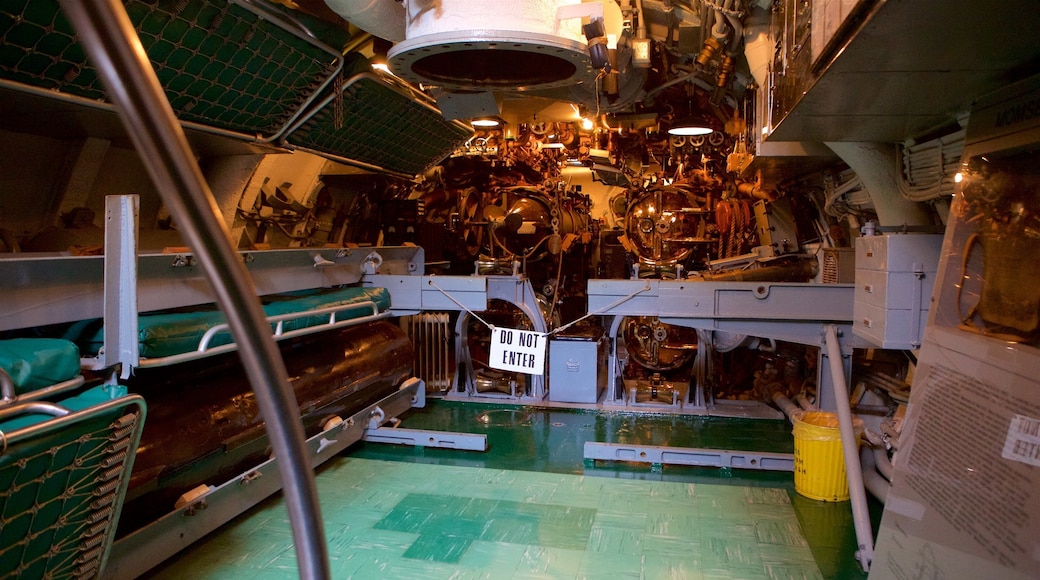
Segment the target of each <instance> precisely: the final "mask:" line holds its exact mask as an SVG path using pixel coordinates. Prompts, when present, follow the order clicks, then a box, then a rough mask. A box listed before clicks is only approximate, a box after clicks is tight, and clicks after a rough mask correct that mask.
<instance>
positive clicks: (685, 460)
mask: <svg viewBox="0 0 1040 580" xmlns="http://www.w3.org/2000/svg"><path fill="white" fill-rule="evenodd" d="M585 459H592V460H596V459H599V460H603V461H630V462H636V463H649V464H651V465H664V464H669V465H692V466H696V467H722V468H738V469H757V470H767V471H794V455H793V454H791V453H766V452H759V451H730V450H720V449H698V448H692V447H661V446H658V445H623V444H621V443H599V442H596V441H586V442H585Z"/></svg>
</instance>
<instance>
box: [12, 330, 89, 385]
mask: <svg viewBox="0 0 1040 580" xmlns="http://www.w3.org/2000/svg"><path fill="white" fill-rule="evenodd" d="M0 369H3V370H4V372H6V373H7V374H8V375H9V376H10V377H11V380H12V381H13V382H14V388H15V393H16V394H21V393H25V392H28V391H33V390H36V389H41V388H43V387H49V386H51V385H54V384H57V383H61V382H63V381H67V380H69V379H73V378H76V377H77V376H78V375H79V348H78V347H77V346H76V344H75V343H73V342H72V341H69V340H62V339H58V338H13V339H9V340H0Z"/></svg>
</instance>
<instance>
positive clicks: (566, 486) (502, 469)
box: [152, 400, 880, 580]
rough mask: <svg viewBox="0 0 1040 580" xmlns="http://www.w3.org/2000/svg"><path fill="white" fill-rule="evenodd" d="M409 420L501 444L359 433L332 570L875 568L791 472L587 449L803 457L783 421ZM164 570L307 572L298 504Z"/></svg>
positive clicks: (670, 572)
mask: <svg viewBox="0 0 1040 580" xmlns="http://www.w3.org/2000/svg"><path fill="white" fill-rule="evenodd" d="M402 426H404V427H409V428H416V429H423V428H426V429H435V430H440V431H465V432H470V433H485V434H487V436H488V442H489V447H490V449H489V451H488V452H485V453H477V452H465V451H451V450H439V449H422V448H415V447H403V446H389V445H381V444H366V443H359V444H357V445H355V446H354V447H352V448H351V449H350V450H348V452H347V453H346V454H345V455H344V456H343V457H340V458H336V459H334V460H332V461H330V462H329V463H328V464H326V465H325V466H323V467H322V468H321V469H320V470H319V473H318V477H317V482H318V489H319V495H320V499H321V503H322V510H323V517H324V520H325V531H326V536H327V539H328V542H329V551H330V561H331V562H330V563H331V568H332V572H333V577H334V578H337V579H339V578H437V579H440V578H646V579H656V578H693V579H697V578H746V579H754V578H771V579H773V578H827V579H830V578H837V579H845V578H850V579H857V580H859V579H862V578H865V577H866V575H865V574H864V573H863V572H862V571H860V570H859V567H858V565H857V564H856V562H855V560H854V559H853V551H854V544H855V541H854V531H853V527H852V518H851V512H850V508H849V504H848V502H841V503H825V502H818V501H814V500H809V499H806V498H803V497H802V496H799V495H798V494H797V493H795V492H794V490H793V483H792V475H791V474H790V473H778V472H764V471H745V470H720V469H715V468H690V467H674V466H663V467H662V466H650V465H628V464H617V463H613V462H596V463H591V462H586V461H584V459H583V457H582V455H583V453H582V449H583V445H584V442H585V441H587V440H594V441H607V442H610V441H614V442H620V443H642V444H654V445H664V444H668V445H672V446H685V447H711V448H718V449H733V450H741V449H743V450H756V451H774V452H790V451H791V450H792V449H793V439H792V436H791V434H790V425H788V424H787V423H786V422H784V421H763V420H739V419H725V418H706V417H695V416H676V415H666V414H632V413H621V412H606V411H598V412H597V411H581V410H569V409H544V408H530V407H519V406H503V405H489V404H477V403H470V402H466V403H461V402H453V401H441V400H437V401H432V402H431V403H430V404H429V405H428V407H427V408H426V409H415V410H412V411H410V412H409V414H407V415H406V416H405V417H404V423H402ZM873 507H874V512H876V513H875V515H876V516H877V517H878V518H879V516H880V506H879V505H878V506H873ZM876 523H877V522H876V521H875V528H876ZM152 575H154V577H157V578H185V577H191V578H220V579H225V578H229V579H234V578H247V577H248V578H254V579H267V578H272V579H273V578H292V577H295V576H296V560H295V553H294V551H293V548H292V542H291V531H290V528H289V523H288V520H287V515H286V512H285V508H284V505H283V504H282V503H281V501H280V499H278V498H272V499H271V500H269V501H267V502H264V503H262V504H261V505H260V506H257V507H256V508H254V509H253V510H251V511H250V512H248V513H247V514H245V515H244V516H243V517H241V518H239V519H237V520H236V521H234V522H232V523H230V524H228V525H226V526H224V527H223V528H221V529H220V530H218V531H217V532H214V533H213V534H211V535H210V536H208V537H207V538H206V539H205V540H204V541H202V542H199V543H197V544H196V545H195V546H193V547H192V548H191V549H189V550H187V551H185V552H183V553H181V554H179V555H178V556H176V557H175V558H173V559H171V560H170V561H168V562H167V563H165V564H163V565H162V566H161V567H159V568H157V569H156V570H155V571H153V574H152Z"/></svg>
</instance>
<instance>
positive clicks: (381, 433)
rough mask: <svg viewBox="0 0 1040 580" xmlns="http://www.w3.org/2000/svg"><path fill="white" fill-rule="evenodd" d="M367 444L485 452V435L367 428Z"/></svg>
mask: <svg viewBox="0 0 1040 580" xmlns="http://www.w3.org/2000/svg"><path fill="white" fill-rule="evenodd" d="M364 439H365V441H366V442H368V443H390V444H393V445H412V446H415V447H437V448H440V449H461V450H464V451H487V449H488V444H487V435H478V434H475V433H454V432H449V431H427V430H426V429H397V428H391V427H377V428H375V429H373V428H372V427H369V428H368V429H365V437H364Z"/></svg>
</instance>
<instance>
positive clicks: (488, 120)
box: [469, 117, 502, 127]
mask: <svg viewBox="0 0 1040 580" xmlns="http://www.w3.org/2000/svg"><path fill="white" fill-rule="evenodd" d="M469 123H470V125H473V126H474V127H498V126H499V125H501V124H502V122H501V121H499V120H498V119H495V118H494V117H481V118H479V119H473V120H471V121H470V122H469Z"/></svg>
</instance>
